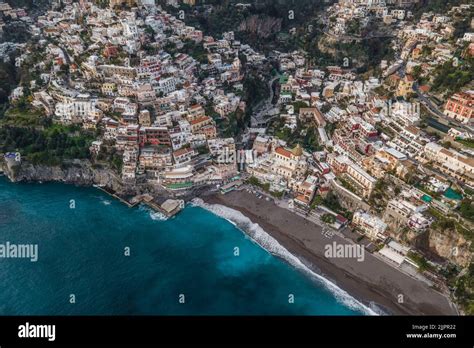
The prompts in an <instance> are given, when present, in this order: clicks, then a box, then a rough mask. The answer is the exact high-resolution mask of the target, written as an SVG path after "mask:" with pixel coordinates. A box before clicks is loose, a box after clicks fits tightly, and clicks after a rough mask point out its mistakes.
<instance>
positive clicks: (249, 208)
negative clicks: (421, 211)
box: [6, 175, 458, 315]
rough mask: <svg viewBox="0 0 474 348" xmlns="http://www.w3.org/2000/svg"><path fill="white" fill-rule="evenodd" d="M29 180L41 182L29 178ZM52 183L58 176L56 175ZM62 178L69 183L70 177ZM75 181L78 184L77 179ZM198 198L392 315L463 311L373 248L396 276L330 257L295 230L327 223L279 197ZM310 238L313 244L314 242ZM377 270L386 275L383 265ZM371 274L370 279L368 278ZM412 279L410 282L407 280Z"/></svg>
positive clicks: (318, 238) (305, 230)
mask: <svg viewBox="0 0 474 348" xmlns="http://www.w3.org/2000/svg"><path fill="white" fill-rule="evenodd" d="M6 178H7V179H8V180H9V181H10V182H13V183H15V182H17V181H12V180H11V178H10V177H8V175H6ZM22 181H24V180H22ZM29 182H38V181H37V180H29ZM50 182H58V181H56V180H50ZM60 183H63V184H64V183H65V182H60ZM71 184H74V185H75V186H78V185H77V183H71ZM79 186H84V185H79ZM86 186H90V187H93V186H95V187H96V188H98V187H97V184H95V185H86ZM99 191H102V192H103V193H106V194H108V195H109V196H110V197H112V198H115V199H117V197H115V195H112V194H110V192H104V190H103V189H99ZM242 195H243V196H242ZM197 197H199V198H201V199H203V200H204V202H205V203H207V204H219V205H222V206H224V207H228V208H231V209H234V210H236V211H239V212H241V213H242V214H243V215H244V216H246V217H247V218H249V219H250V220H251V222H253V223H256V224H258V225H259V226H260V227H262V228H263V230H264V231H265V232H266V233H268V234H269V235H270V236H271V237H273V238H274V239H275V240H276V241H277V242H278V243H279V244H280V245H281V246H283V247H284V248H285V249H286V250H287V251H288V252H289V253H290V254H292V255H293V256H295V257H296V258H297V259H298V260H299V261H301V262H302V263H303V264H304V265H305V266H307V267H308V268H309V269H310V270H311V271H313V272H314V273H316V274H318V275H320V276H322V277H323V278H325V279H326V280H328V281H329V282H331V283H332V284H334V285H336V286H337V287H338V288H340V289H342V290H343V291H345V292H347V293H348V294H349V295H350V296H351V297H353V298H354V299H356V300H357V301H359V302H361V303H362V304H363V305H365V306H366V307H368V308H373V306H372V304H375V305H376V307H378V308H379V309H381V310H382V311H383V312H384V313H386V314H391V315H458V312H457V310H456V309H455V308H454V304H452V302H451V301H450V300H448V299H447V298H446V297H445V296H444V295H442V294H440V293H438V292H436V291H435V290H434V289H431V288H429V287H428V286H427V285H426V284H422V283H421V282H420V281H416V280H414V279H412V278H410V277H409V276H407V275H405V274H404V273H402V272H400V271H398V270H396V269H394V268H393V267H391V266H389V265H387V264H385V263H384V262H383V261H381V260H379V259H377V258H375V257H374V256H373V255H371V254H369V253H366V255H367V256H369V258H370V259H371V262H373V263H374V264H375V265H376V266H381V267H382V269H384V270H387V271H388V273H389V274H390V275H391V276H390V277H388V278H387V279H379V280H381V281H382V282H380V281H379V282H374V279H370V278H371V274H370V270H375V269H376V268H374V267H373V266H374V265H372V267H370V269H367V267H366V266H367V265H368V263H367V262H364V264H365V265H366V266H364V267H362V268H360V267H359V266H360V265H361V264H360V263H359V264H358V265H355V267H353V266H354V265H353V264H350V263H351V262H350V261H351V260H347V259H345V261H347V262H344V259H332V260H328V259H326V258H325V257H324V254H323V253H322V252H321V250H322V248H323V246H324V245H323V244H321V243H320V245H319V250H318V248H317V247H316V248H315V247H314V246H315V245H314V241H313V240H308V239H305V238H301V236H298V234H300V233H291V232H292V231H295V229H296V230H298V231H300V232H301V231H302V232H303V234H304V233H306V234H307V233H309V234H310V235H311V236H312V237H316V241H319V242H321V241H322V242H324V243H328V242H329V239H326V238H325V237H323V236H322V235H321V233H320V231H321V229H322V228H321V226H318V225H316V224H313V223H311V222H309V221H307V220H305V219H303V218H302V217H300V216H298V215H297V214H295V213H293V212H291V211H289V210H286V209H283V208H280V207H278V206H277V205H275V203H273V201H270V202H267V201H265V200H259V199H257V198H256V197H255V196H254V195H252V194H249V193H247V192H246V191H233V192H231V193H228V194H227V195H221V194H219V193H208V192H207V193H203V194H202V195H198V196H197ZM119 201H120V200H119ZM187 201H188V200H187ZM261 206H264V209H261ZM259 207H260V209H259ZM275 217H278V218H279V220H280V221H279V223H272V222H273V220H272V221H270V219H271V218H272V219H273V218H275ZM282 219H283V220H282ZM288 219H291V220H288ZM290 221H291V222H290ZM293 224H295V226H293ZM314 230H316V233H311V231H313V232H314ZM334 238H339V239H341V238H340V237H338V236H337V235H335V237H334ZM331 242H332V241H331ZM339 242H344V240H342V239H341V240H340V241H339ZM308 243H310V244H311V245H309V246H308V245H307V244H308ZM346 243H347V242H346ZM348 262H349V266H350V267H349V268H347V267H345V266H347V263H348ZM360 270H362V273H360V272H358V271H360ZM377 273H378V275H380V270H379V272H377ZM382 273H383V272H382ZM394 275H395V276H394ZM367 277H368V278H369V279H366V278H367ZM382 278H384V277H382ZM392 278H393V279H392ZM397 278H398V279H397ZM400 279H401V280H402V283H404V284H403V285H404V286H402V287H401V288H405V290H407V289H408V290H409V291H402V292H401V293H402V294H403V295H404V296H405V297H406V300H405V303H403V304H399V303H397V301H396V296H397V294H400V289H401V288H400V287H399V286H397V281H400ZM371 280H372V281H371ZM387 280H388V281H387ZM406 282H407V283H408V284H406ZM400 285H401V284H400ZM410 286H414V289H415V290H416V291H415V294H414V295H415V296H414V298H415V300H412V299H411V298H412V297H413V296H410V294H409V293H410V292H411V291H410V290H411V289H409V288H410ZM391 287H393V289H391ZM394 289H398V291H395V292H394V291H393V290H394ZM427 299H429V300H428V302H427V303H426V302H425V300H427Z"/></svg>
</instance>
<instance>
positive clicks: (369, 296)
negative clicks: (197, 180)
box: [203, 191, 457, 315]
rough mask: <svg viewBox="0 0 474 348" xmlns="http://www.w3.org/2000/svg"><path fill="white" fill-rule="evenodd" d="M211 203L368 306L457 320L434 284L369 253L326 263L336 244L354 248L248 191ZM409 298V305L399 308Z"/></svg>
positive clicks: (207, 199)
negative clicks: (240, 215)
mask: <svg viewBox="0 0 474 348" xmlns="http://www.w3.org/2000/svg"><path fill="white" fill-rule="evenodd" d="M203 199H204V200H205V202H206V203H209V204H221V205H224V206H227V207H229V208H232V209H235V210H238V211H240V212H241V213H243V214H244V215H245V216H247V217H248V218H249V219H250V220H252V222H254V223H257V224H259V225H260V226H261V227H262V228H263V229H264V230H265V231H266V232H267V233H269V234H270V235H271V236H272V237H273V238H275V239H276V240H277V241H278V242H279V243H280V244H281V245H283V246H284V247H285V248H286V249H287V250H288V251H289V252H291V253H292V254H293V255H295V256H297V257H298V258H299V259H300V260H301V261H303V262H304V263H305V264H306V265H307V266H308V267H309V268H311V269H312V270H313V271H315V272H317V273H318V274H321V275H323V276H324V277H325V278H326V279H329V280H330V281H332V282H333V283H334V284H336V285H337V286H338V287H340V288H341V289H343V290H345V291H347V292H348V293H349V294H351V295H352V296H353V297H355V298H356V299H358V300H359V301H361V302H362V303H364V304H366V305H369V303H371V302H374V303H376V304H377V305H378V306H379V307H381V308H383V310H384V311H385V312H388V313H390V314H394V315H456V314H457V312H456V309H455V307H454V306H453V305H452V303H451V302H450V301H449V300H448V299H447V298H446V297H445V296H443V295H442V294H440V293H439V292H437V291H435V290H434V289H432V288H430V287H429V285H428V284H426V283H424V282H422V281H420V280H417V279H414V278H412V277H410V276H409V275H407V274H405V273H402V272H400V271H399V270H397V269H396V268H394V267H392V266H391V265H388V264H387V263H386V262H384V261H382V260H380V259H378V258H376V257H375V256H374V255H372V254H370V253H368V252H366V253H365V259H364V261H362V262H360V261H357V259H356V258H330V259H328V258H326V257H325V256H324V250H325V249H324V248H325V246H326V245H327V244H330V243H333V242H336V243H338V244H348V243H349V242H348V241H346V240H345V239H344V238H342V237H339V236H338V235H334V236H333V237H332V238H327V237H325V236H323V234H322V233H321V230H322V228H321V226H318V225H316V224H314V223H312V222H310V221H307V220H306V219H304V218H303V217H300V216H298V215H296V214H295V213H293V212H291V211H289V210H287V209H284V208H280V207H278V206H277V205H276V204H275V203H274V202H272V201H266V200H264V199H258V198H256V197H255V195H253V194H251V193H248V192H246V191H234V192H231V193H229V194H227V195H221V194H215V195H212V196H208V197H203ZM399 295H403V303H398V299H399Z"/></svg>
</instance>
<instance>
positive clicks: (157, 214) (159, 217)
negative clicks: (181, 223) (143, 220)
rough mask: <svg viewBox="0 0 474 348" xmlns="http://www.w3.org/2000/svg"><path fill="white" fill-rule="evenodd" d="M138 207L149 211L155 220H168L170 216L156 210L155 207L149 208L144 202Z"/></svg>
mask: <svg viewBox="0 0 474 348" xmlns="http://www.w3.org/2000/svg"><path fill="white" fill-rule="evenodd" d="M138 209H140V210H143V211H145V212H147V213H148V215H149V216H150V218H151V219H152V220H154V221H166V220H168V217H167V216H166V215H165V214H162V213H160V212H158V211H154V210H153V209H151V208H149V207H147V206H145V205H143V204H141V205H140V206H139V208H138Z"/></svg>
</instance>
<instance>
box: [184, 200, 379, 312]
mask: <svg viewBox="0 0 474 348" xmlns="http://www.w3.org/2000/svg"><path fill="white" fill-rule="evenodd" d="M191 205H193V206H197V207H201V208H203V209H206V210H207V211H209V212H211V213H213V214H215V215H217V216H220V217H222V218H224V219H226V220H227V221H229V222H231V223H232V224H233V225H234V226H236V227H238V228H239V229H240V230H242V231H243V232H244V233H246V234H247V235H248V236H250V237H251V238H252V239H253V240H254V241H255V242H256V243H257V244H258V245H259V246H260V247H262V248H263V249H265V250H266V251H268V252H269V253H271V254H273V255H276V256H278V257H280V258H282V259H284V260H285V261H287V262H288V263H289V264H290V265H292V266H293V267H295V268H297V269H299V270H301V271H302V272H303V273H304V274H306V275H307V276H309V277H310V278H311V279H313V280H315V281H317V282H318V283H320V284H322V285H323V286H324V287H325V288H326V289H327V290H329V291H330V292H331V293H333V295H334V296H335V298H336V300H337V301H338V302H340V303H342V304H343V305H345V306H346V307H349V308H350V309H353V310H357V311H361V312H363V313H364V314H366V315H382V314H385V313H384V312H383V311H382V310H381V309H380V308H379V307H377V306H376V305H375V304H371V306H370V307H368V306H366V305H364V304H363V303H361V302H360V301H358V300H357V299H355V298H354V297H352V296H351V295H350V294H349V293H347V292H346V291H344V290H342V289H341V288H339V287H338V286H337V285H335V284H334V283H332V282H331V281H329V280H327V279H326V278H324V277H323V276H321V275H320V274H317V273H315V272H313V271H312V270H311V269H310V268H309V267H308V266H306V265H305V264H304V263H303V262H302V261H301V260H300V259H298V258H297V257H296V256H294V255H293V254H291V253H290V252H289V251H288V250H287V249H286V248H285V247H284V246H282V245H281V244H280V243H279V242H278V241H277V240H276V239H275V238H273V237H272V236H270V235H269V234H268V233H267V232H266V231H265V230H264V229H263V228H261V227H260V225H259V224H257V223H253V222H252V221H251V220H250V219H249V218H248V217H247V216H245V215H244V214H242V213H241V212H240V211H237V210H235V209H232V208H229V207H226V206H224V205H220V204H208V203H205V202H204V201H203V200H202V199H200V198H195V199H193V200H192V201H191Z"/></svg>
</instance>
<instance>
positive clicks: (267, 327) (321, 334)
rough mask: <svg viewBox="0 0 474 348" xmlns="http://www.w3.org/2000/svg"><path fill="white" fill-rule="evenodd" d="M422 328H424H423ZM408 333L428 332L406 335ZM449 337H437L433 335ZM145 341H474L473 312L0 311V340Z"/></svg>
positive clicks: (13, 342)
mask: <svg viewBox="0 0 474 348" xmlns="http://www.w3.org/2000/svg"><path fill="white" fill-rule="evenodd" d="M26 323H29V324H30V325H32V324H33V325H55V340H54V341H53V342H51V341H48V339H47V338H31V337H28V338H20V337H19V336H18V333H19V327H20V325H25V324H26ZM423 328H424V329H423ZM407 334H422V335H425V334H428V335H427V336H430V335H431V336H430V337H421V338H408V337H407ZM434 334H435V335H436V336H437V335H439V334H441V335H444V334H449V335H451V337H449V338H446V337H441V338H435V337H434V336H433V335H434ZM452 334H455V338H454V337H452ZM65 344H66V345H68V344H100V345H109V344H110V345H111V344H113V345H121V344H126V345H143V344H167V345H169V344H186V345H197V344H205V345H228V344H258V345H266V344H271V345H275V344H284V345H289V346H295V345H301V344H310V345H315V344H324V345H331V346H333V345H341V344H343V345H352V346H354V345H357V344H362V345H376V346H386V345H395V346H399V345H404V346H405V345H409V346H412V345H416V346H429V347H435V346H441V345H443V346H449V347H457V346H460V347H461V346H463V347H464V346H465V347H473V344H474V317H462V316H459V317H447V316H444V317H443V316H440V317H431V316H426V317H414V316H382V317H370V316H367V317H340V316H337V317H332V316H323V317H260V316H257V317H240V316H237V317H230V316H228V317H225V316H224V317H214V316H195V317H185V316H182V317H174V316H163V317H159V316H112V317H103V316H82V317H81V316H80V317H72V316H64V317H56V316H29V317H26V316H25V317H22V316H20V317H0V346H1V347H2V348H4V347H7V348H8V347H9V345H21V346H24V345H33V346H40V345H41V346H44V345H52V346H53V345H65Z"/></svg>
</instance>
